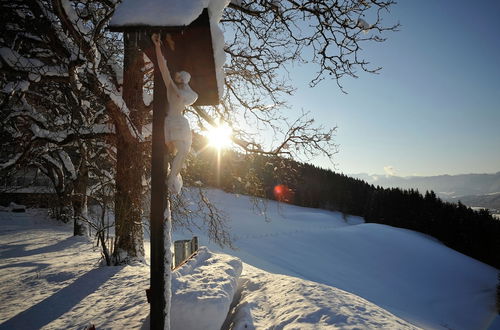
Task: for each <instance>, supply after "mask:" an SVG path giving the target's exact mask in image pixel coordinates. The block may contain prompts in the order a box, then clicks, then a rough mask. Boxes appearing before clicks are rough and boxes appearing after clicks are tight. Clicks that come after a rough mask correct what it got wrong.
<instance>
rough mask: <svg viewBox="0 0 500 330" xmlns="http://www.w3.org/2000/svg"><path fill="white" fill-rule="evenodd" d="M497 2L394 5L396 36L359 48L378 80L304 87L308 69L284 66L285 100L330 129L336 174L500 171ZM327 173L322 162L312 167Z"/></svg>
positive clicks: (392, 15) (449, 0)
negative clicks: (291, 89)
mask: <svg viewBox="0 0 500 330" xmlns="http://www.w3.org/2000/svg"><path fill="white" fill-rule="evenodd" d="M499 15H500V1H495V0H489V1H465V0H459V1H452V0H446V1H445V0H439V1H400V3H398V4H397V5H395V6H394V7H393V9H392V11H391V13H390V15H389V16H387V18H386V20H387V21H388V22H397V21H399V22H400V23H401V25H402V27H401V29H400V31H399V32H396V33H389V34H387V35H385V36H387V37H388V40H387V41H386V42H384V43H381V44H369V45H368V44H366V45H365V46H364V47H363V50H364V54H365V57H366V59H367V60H369V61H370V62H372V63H373V65H374V66H382V67H383V70H382V71H381V73H380V74H378V75H371V74H360V77H359V79H352V78H346V79H344V80H342V84H343V85H344V87H345V89H346V91H347V92H348V94H347V95H346V94H343V93H342V92H341V91H340V90H339V89H338V87H337V86H336V84H335V82H333V81H332V82H323V83H321V84H320V85H319V86H317V87H315V88H313V89H311V88H309V87H308V85H307V81H309V80H310V78H311V76H312V75H313V73H314V67H311V66H301V67H295V68H292V71H293V72H292V79H293V80H294V83H295V84H296V86H297V87H298V91H297V93H296V96H294V97H293V98H291V99H290V100H289V102H290V104H291V105H292V107H293V108H294V109H296V110H300V109H305V110H310V111H311V112H312V113H313V114H314V116H315V118H316V119H317V121H318V122H321V123H324V124H325V125H330V126H335V125H337V126H338V131H337V136H336V142H337V143H338V144H339V153H338V154H337V155H336V157H335V159H334V163H335V164H336V170H337V171H339V172H343V173H362V172H364V173H370V174H374V173H384V167H385V168H386V169H388V168H389V167H392V170H393V171H394V173H395V174H396V175H401V176H407V175H439V174H461V173H492V172H497V171H500V23H499V20H498V17H499ZM313 163H315V164H316V165H319V166H322V167H330V168H331V167H332V166H331V164H330V163H329V162H328V161H327V160H325V159H322V158H317V159H315V160H313Z"/></svg>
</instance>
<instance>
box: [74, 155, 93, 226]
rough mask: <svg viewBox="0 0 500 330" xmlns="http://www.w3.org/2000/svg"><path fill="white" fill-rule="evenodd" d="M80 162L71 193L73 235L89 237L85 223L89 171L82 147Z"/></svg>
mask: <svg viewBox="0 0 500 330" xmlns="http://www.w3.org/2000/svg"><path fill="white" fill-rule="evenodd" d="M80 155H81V157H82V159H81V161H80V166H79V170H78V172H77V175H78V177H77V178H76V180H75V185H74V186H75V190H74V192H73V235H74V236H86V235H90V232H89V228H90V226H89V225H88V223H87V222H86V221H87V219H86V218H87V186H88V181H89V170H88V167H87V150H86V148H84V147H83V146H82V147H81V148H80Z"/></svg>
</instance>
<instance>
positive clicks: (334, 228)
mask: <svg viewBox="0 0 500 330" xmlns="http://www.w3.org/2000/svg"><path fill="white" fill-rule="evenodd" d="M209 194H210V195H211V198H212V199H214V200H215V201H217V203H218V205H219V207H220V208H221V209H222V210H224V212H225V213H226V214H227V216H228V219H229V220H230V221H229V225H230V227H231V233H232V235H233V237H234V244H235V246H236V247H237V250H235V251H233V250H229V249H221V248H220V247H217V246H214V245H213V244H211V243H210V242H207V239H206V236H205V235H204V234H203V233H195V234H197V235H198V236H199V238H200V243H201V245H208V247H209V249H210V250H213V251H219V252H224V253H227V254H230V255H232V256H235V257H238V258H239V259H241V260H242V261H243V272H242V274H241V275H240V277H239V279H238V282H237V283H238V289H237V291H238V293H240V296H237V301H236V306H235V309H234V311H233V313H232V314H231V315H230V319H229V321H230V322H229V323H230V324H231V327H232V328H233V329H243V328H245V326H247V328H257V329H260V328H266V327H273V326H274V327H276V328H282V327H284V326H285V325H289V326H291V327H293V326H295V327H299V328H304V327H311V326H317V325H321V324H322V325H323V326H324V328H338V327H358V328H388V327H389V328H412V327H423V328H429V329H445V328H451V329H483V328H487V327H488V325H490V324H491V322H492V320H493V318H494V317H495V315H496V313H495V312H494V290H495V286H496V283H497V279H496V274H497V272H498V270H497V269H495V268H493V267H490V266H487V265H485V264H483V263H481V262H478V261H476V260H474V259H471V258H469V257H466V256H464V255H462V254H460V253H457V252H455V251H453V250H451V249H449V248H447V247H445V246H444V245H442V244H441V243H439V242H437V241H436V240H435V239H433V238H430V237H428V236H425V235H422V234H419V233H416V232H412V231H408V230H403V229H397V228H393V227H389V226H384V225H378V224H365V223H364V222H363V219H361V218H359V217H350V216H347V217H343V216H342V215H341V214H340V213H336V212H329V211H323V210H318V209H309V208H302V207H297V206H291V205H286V204H277V203H275V202H269V203H268V204H267V206H268V208H267V221H266V219H265V218H264V217H263V216H262V214H256V213H255V212H254V211H253V208H252V204H251V202H250V200H249V198H247V197H245V196H238V195H230V194H226V193H223V192H221V191H217V190H213V191H209ZM190 236H191V233H186V232H176V233H175V234H174V237H175V238H176V239H181V238H189V237H190ZM0 243H1V246H2V249H1V265H0V275H1V276H2V280H3V285H2V288H1V291H0V297H1V299H0V316H1V317H0V322H2V323H1V324H0V328H1V329H4V328H5V329H6V328H12V327H9V326H8V325H19V324H21V325H22V324H24V325H35V326H33V327H29V326H28V327H25V328H42V327H43V328H44V329H51V328H82V327H84V326H87V325H88V324H90V323H92V324H95V325H96V326H97V327H98V328H132V329H133V328H140V327H142V326H144V325H145V324H147V319H148V318H147V311H148V306H147V303H146V301H145V295H144V289H145V288H146V287H147V286H148V268H147V267H146V266H144V265H135V266H126V267H97V260H98V257H99V253H98V251H97V250H95V249H94V248H93V247H92V244H91V242H89V241H87V240H86V239H82V238H75V237H72V236H71V227H68V226H66V225H61V224H60V223H57V222H54V221H52V220H50V219H46V217H45V216H44V215H43V214H42V213H41V211H34V210H29V212H28V213H27V214H22V213H17V214H16V213H10V212H0ZM146 247H147V250H148V249H149V242H148V241H146ZM213 258H215V259H217V260H218V261H217V262H212V261H206V262H205V261H203V260H214V259H213ZM213 258H212V257H210V255H208V256H207V257H205V258H204V259H202V260H201V261H200V262H201V264H200V265H201V266H203V267H206V266H209V265H211V264H216V263H220V262H222V263H226V264H227V265H234V263H235V261H233V260H234V259H235V258H234V257H228V256H227V257H216V256H214V257H213ZM224 260H227V261H224ZM199 267H200V266H197V267H195V268H193V269H196V268H199ZM223 267H226V266H223ZM232 267H233V268H234V267H236V266H232ZM256 267H257V268H256ZM200 269H201V268H200ZM203 269H209V268H203ZM230 269H231V267H230V268H228V270H227V271H223V272H222V273H226V274H233V275H231V276H236V277H237V276H238V275H237V272H233V271H231V270H230ZM206 272H207V274H215V273H216V272H214V271H213V270H212V271H210V270H207V271H206ZM191 275H192V273H191V271H187V270H186V271H185V273H183V275H182V276H180V277H179V279H178V280H181V279H182V278H183V276H191ZM197 276H198V277H197V278H198V279H199V281H198V282H195V283H200V288H201V287H202V284H203V281H204V278H205V277H203V276H202V277H200V276H199V275H197ZM192 278H196V276H192ZM210 278H213V277H210ZM200 281H201V282H200ZM186 283H189V282H186ZM217 283H223V282H222V281H221V280H217V279H215V280H210V282H207V283H205V284H203V285H204V286H203V287H204V288H205V289H204V290H201V289H199V288H198V289H196V288H195V290H194V292H195V293H194V294H193V295H191V297H196V296H199V295H202V294H210V292H211V291H210V288H220V287H221V286H219V285H217ZM178 285H179V284H173V287H174V291H175V290H176V289H175V288H176V287H177V288H178V287H179V286H178ZM193 286H194V284H193ZM193 286H191V287H193ZM206 290H209V291H206ZM225 290H227V289H225ZM218 296H220V294H219V295H218ZM226 301H227V299H226ZM203 315H205V314H203ZM193 316H194V314H193ZM219 316H220V315H219ZM17 328H19V327H17Z"/></svg>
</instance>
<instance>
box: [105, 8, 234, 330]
mask: <svg viewBox="0 0 500 330" xmlns="http://www.w3.org/2000/svg"><path fill="white" fill-rule="evenodd" d="M207 3H208V8H205V6H207ZM226 5H227V1H226V0H209V1H204V0H194V1H180V0H178V1H176V0H145V1H135V0H124V1H123V2H122V3H121V4H120V5H119V6H118V8H117V10H116V11H115V14H114V15H113V17H112V19H111V22H110V26H109V29H110V31H112V32H123V33H124V38H123V39H124V51H125V54H124V68H123V70H124V80H123V90H122V96H123V99H124V101H125V103H126V104H127V107H128V108H129V109H131V110H132V109H134V108H135V107H136V103H135V102H136V101H134V100H136V99H137V98H142V95H143V91H142V87H143V86H142V84H141V83H142V80H143V75H144V73H143V71H142V69H143V68H142V67H138V66H137V65H135V63H136V62H137V60H138V59H140V58H141V57H142V56H143V53H145V54H146V55H147V57H148V58H149V59H150V60H151V61H152V62H153V64H154V94H153V132H152V154H151V219H150V220H151V280H150V281H151V282H150V283H151V288H150V294H149V301H150V304H151V314H150V327H151V329H169V328H170V324H169V322H168V321H169V319H170V316H169V313H170V295H171V293H170V280H171V278H170V272H171V264H172V263H171V260H172V256H171V254H170V245H171V240H170V235H171V233H170V231H171V224H170V221H171V216H170V215H171V210H170V205H169V203H168V194H169V193H170V194H177V193H179V192H180V190H181V188H182V178H181V176H180V174H179V172H180V170H181V168H182V163H183V161H184V158H185V157H186V155H187V153H188V152H189V149H190V147H191V139H192V136H191V129H190V126H189V122H188V120H187V119H186V118H185V117H184V115H183V113H184V110H185V107H186V106H189V105H216V104H218V103H219V96H220V95H221V94H222V90H223V73H222V65H223V64H224V60H225V57H224V50H223V45H224V40H223V35H222V31H221V30H220V29H219V28H218V22H219V20H220V17H221V16H222V10H223V9H224V7H225V6H226ZM134 82H136V83H134ZM139 82H141V83H139ZM172 158H173V159H172ZM165 160H167V162H166V161H165ZM169 162H170V173H168V174H167V172H168V170H167V169H168V163H169ZM167 175H168V179H167V180H165V179H166V176H167ZM166 182H167V183H168V184H167V185H166V184H165V183H166ZM167 186H168V188H167Z"/></svg>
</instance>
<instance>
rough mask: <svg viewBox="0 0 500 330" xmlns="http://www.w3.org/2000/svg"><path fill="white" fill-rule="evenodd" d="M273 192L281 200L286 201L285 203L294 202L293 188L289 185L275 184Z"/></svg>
mask: <svg viewBox="0 0 500 330" xmlns="http://www.w3.org/2000/svg"><path fill="white" fill-rule="evenodd" d="M273 194H274V198H275V199H276V200H277V201H279V202H284V203H292V202H293V190H291V189H290V188H288V186H287V185H284V184H279V185H276V186H274V189H273Z"/></svg>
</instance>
